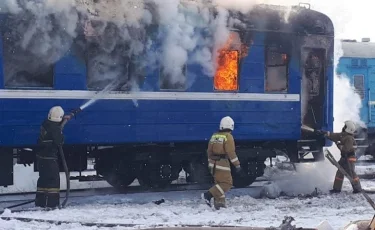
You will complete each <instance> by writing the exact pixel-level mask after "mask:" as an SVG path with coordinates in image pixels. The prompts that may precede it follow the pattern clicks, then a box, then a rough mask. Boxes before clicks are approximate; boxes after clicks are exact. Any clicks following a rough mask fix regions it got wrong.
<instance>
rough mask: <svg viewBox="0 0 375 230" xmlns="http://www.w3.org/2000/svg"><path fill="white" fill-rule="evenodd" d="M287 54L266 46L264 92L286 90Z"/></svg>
mask: <svg viewBox="0 0 375 230" xmlns="http://www.w3.org/2000/svg"><path fill="white" fill-rule="evenodd" d="M288 62H289V56H288V55H287V54H286V53H284V52H281V51H280V50H278V49H277V48H273V47H272V48H268V49H267V52H266V73H265V76H266V84H265V88H266V89H265V90H266V92H287V91H288V78H289V77H288V76H289V71H288Z"/></svg>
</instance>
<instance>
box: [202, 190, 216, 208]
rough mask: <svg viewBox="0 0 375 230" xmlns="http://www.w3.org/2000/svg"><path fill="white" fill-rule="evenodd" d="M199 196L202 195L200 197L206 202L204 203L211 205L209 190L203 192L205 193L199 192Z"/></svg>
mask: <svg viewBox="0 0 375 230" xmlns="http://www.w3.org/2000/svg"><path fill="white" fill-rule="evenodd" d="M201 197H202V199H203V200H204V201H205V202H206V204H207V205H208V206H209V207H211V199H212V197H213V196H212V194H211V193H210V192H209V191H207V192H205V193H202V194H201Z"/></svg>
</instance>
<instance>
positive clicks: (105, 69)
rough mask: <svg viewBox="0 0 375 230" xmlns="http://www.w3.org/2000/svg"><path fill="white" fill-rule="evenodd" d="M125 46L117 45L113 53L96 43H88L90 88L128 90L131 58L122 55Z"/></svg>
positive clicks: (88, 80) (87, 60) (87, 58)
mask: <svg viewBox="0 0 375 230" xmlns="http://www.w3.org/2000/svg"><path fill="white" fill-rule="evenodd" d="M123 51H124V47H121V46H117V47H116V48H114V51H113V52H111V53H108V52H105V51H104V50H102V49H101V47H100V46H99V45H97V44H95V43H91V44H88V49H87V55H86V63H87V88H88V89H89V90H103V89H108V90H111V91H112V90H127V89H128V85H127V84H128V82H129V76H130V74H129V72H130V71H131V68H132V66H131V64H132V63H131V60H130V58H129V57H126V56H122V55H121V54H122V53H123Z"/></svg>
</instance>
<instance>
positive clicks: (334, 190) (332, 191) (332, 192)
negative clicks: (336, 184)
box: [329, 189, 341, 194]
mask: <svg viewBox="0 0 375 230" xmlns="http://www.w3.org/2000/svg"><path fill="white" fill-rule="evenodd" d="M340 192H341V190H336V189H331V190H329V193H331V194H334V193H340Z"/></svg>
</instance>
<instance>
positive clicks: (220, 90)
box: [212, 49, 241, 93]
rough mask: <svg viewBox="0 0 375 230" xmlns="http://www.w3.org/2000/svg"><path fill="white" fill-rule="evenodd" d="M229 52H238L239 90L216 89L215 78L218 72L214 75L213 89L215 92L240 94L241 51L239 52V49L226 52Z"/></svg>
mask: <svg viewBox="0 0 375 230" xmlns="http://www.w3.org/2000/svg"><path fill="white" fill-rule="evenodd" d="M226 51H228V52H233V51H236V52H237V89H235V90H223V89H216V87H215V77H216V71H217V70H216V71H215V73H214V76H213V81H212V88H213V91H214V92H229V93H230V92H232V93H233V92H239V91H240V70H241V68H240V65H241V63H240V60H241V50H238V49H228V50H226Z"/></svg>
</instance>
